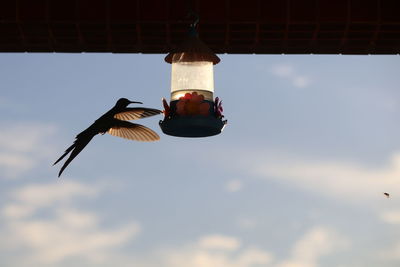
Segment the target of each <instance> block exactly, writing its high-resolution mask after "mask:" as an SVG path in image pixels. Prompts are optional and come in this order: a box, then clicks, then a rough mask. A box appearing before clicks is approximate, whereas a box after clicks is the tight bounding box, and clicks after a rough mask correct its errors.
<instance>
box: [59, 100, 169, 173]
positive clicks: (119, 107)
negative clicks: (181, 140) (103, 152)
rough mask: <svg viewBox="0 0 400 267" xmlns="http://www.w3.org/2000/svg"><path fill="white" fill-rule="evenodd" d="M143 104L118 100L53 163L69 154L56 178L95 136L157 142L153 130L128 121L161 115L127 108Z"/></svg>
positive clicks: (157, 111)
mask: <svg viewBox="0 0 400 267" xmlns="http://www.w3.org/2000/svg"><path fill="white" fill-rule="evenodd" d="M133 103H136V104H143V103H142V102H136V101H130V100H128V99H126V98H120V99H118V101H117V103H116V104H115V106H114V107H113V108H111V109H110V110H109V111H107V112H106V113H105V114H104V115H102V116H101V117H100V118H98V119H97V120H96V121H95V122H94V123H93V124H92V125H90V126H89V127H88V128H87V129H86V130H84V131H82V132H81V133H79V134H78V135H77V136H76V137H75V141H74V143H73V144H72V145H71V146H70V147H68V148H67V149H66V150H65V152H64V154H63V155H62V156H61V157H60V158H59V159H58V160H57V161H56V162H54V164H53V166H54V165H56V164H57V163H58V162H59V161H60V160H62V159H63V158H64V157H65V156H66V155H68V154H69V153H71V154H70V156H69V158H68V159H67V160H66V161H65V163H64V165H63V166H62V167H61V170H60V172H59V173H58V177H60V176H61V174H62V173H63V171H64V169H65V168H66V167H67V166H68V164H70V163H71V161H72V160H73V159H74V158H75V157H76V156H77V155H78V154H79V153H80V152H81V151H82V150H83V149H84V148H85V146H86V145H87V144H88V143H89V142H90V140H92V138H93V137H94V136H95V135H97V134H105V133H108V134H111V135H113V136H118V137H122V138H126V139H130V140H136V141H157V140H159V139H160V137H159V136H158V134H157V133H156V132H154V131H153V130H151V129H149V128H147V127H145V126H143V125H140V124H135V123H131V122H129V120H137V119H142V118H146V117H150V116H154V115H158V114H161V113H162V111H161V110H158V109H153V108H139V107H134V108H131V107H129V108H128V107H127V106H128V105H129V104H133Z"/></svg>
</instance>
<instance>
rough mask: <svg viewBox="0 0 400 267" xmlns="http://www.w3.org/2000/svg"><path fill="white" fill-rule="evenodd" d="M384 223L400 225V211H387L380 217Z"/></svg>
mask: <svg viewBox="0 0 400 267" xmlns="http://www.w3.org/2000/svg"><path fill="white" fill-rule="evenodd" d="M380 217H381V219H382V221H384V222H385V223H389V224H400V211H399V210H391V211H385V212H383V213H381V215H380Z"/></svg>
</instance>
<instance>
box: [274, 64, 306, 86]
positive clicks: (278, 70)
mask: <svg viewBox="0 0 400 267" xmlns="http://www.w3.org/2000/svg"><path fill="white" fill-rule="evenodd" d="M270 72H271V73H272V74H273V75H275V76H277V77H279V78H283V79H287V80H288V81H290V82H291V83H292V85H293V86H295V87H298V88H305V87H308V86H309V85H310V84H311V79H310V78H309V77H308V76H306V75H303V74H299V73H298V72H297V71H296V70H295V69H294V67H293V66H292V65H289V64H279V65H275V66H272V68H271V69H270Z"/></svg>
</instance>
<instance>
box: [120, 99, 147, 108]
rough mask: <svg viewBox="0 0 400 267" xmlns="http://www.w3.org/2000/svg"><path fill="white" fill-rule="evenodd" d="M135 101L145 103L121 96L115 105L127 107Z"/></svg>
mask: <svg viewBox="0 0 400 267" xmlns="http://www.w3.org/2000/svg"><path fill="white" fill-rule="evenodd" d="M133 103H136V104H143V103H142V102H136V101H130V100H129V99H126V98H120V99H118V101H117V103H116V104H115V106H117V107H124V108H126V107H127V106H128V105H129V104H133Z"/></svg>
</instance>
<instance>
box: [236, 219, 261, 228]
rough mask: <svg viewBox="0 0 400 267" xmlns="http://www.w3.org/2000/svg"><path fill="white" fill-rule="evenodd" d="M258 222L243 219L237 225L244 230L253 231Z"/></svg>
mask: <svg viewBox="0 0 400 267" xmlns="http://www.w3.org/2000/svg"><path fill="white" fill-rule="evenodd" d="M257 224H258V223H257V221H256V220H255V219H250V218H241V219H239V220H238V221H237V225H238V226H239V228H240V229H242V230H251V229H254V228H255V227H256V226H257Z"/></svg>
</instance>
